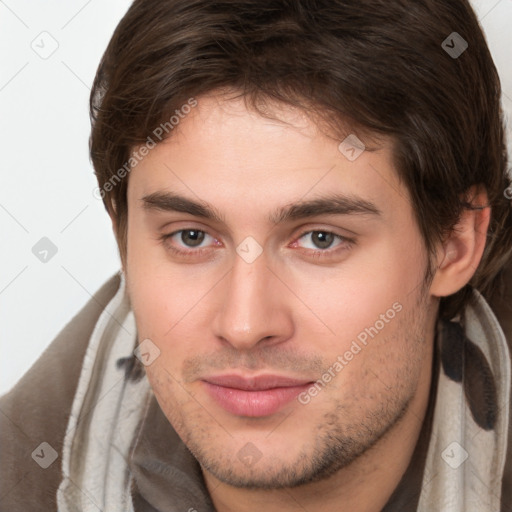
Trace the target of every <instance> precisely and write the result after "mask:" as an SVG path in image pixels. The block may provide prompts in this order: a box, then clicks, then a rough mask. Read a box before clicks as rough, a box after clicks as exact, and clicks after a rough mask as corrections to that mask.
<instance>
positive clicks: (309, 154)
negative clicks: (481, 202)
mask: <svg viewBox="0 0 512 512" xmlns="http://www.w3.org/2000/svg"><path fill="white" fill-rule="evenodd" d="M271 115H272V117H274V119H270V118H266V117H263V116H262V115H261V114H259V113H257V112H255V111H253V110H249V109H248V108H247V107H246V105H245V102H244V101H243V100H242V99H230V100H225V99H222V98H219V97H218V96H213V95H212V96H206V97H202V98H200V99H198V100H197V106H196V107H195V108H193V109H190V110H189V111H188V113H187V114H186V115H182V116H180V119H179V122H178V123H177V124H176V125H175V126H174V127H173V130H172V133H171V134H170V136H169V137H168V138H167V139H165V140H164V141H163V142H161V143H159V144H157V145H156V146H155V147H154V148H153V149H151V150H150V151H149V152H148V153H147V155H146V156H145V157H144V158H143V159H141V161H140V162H139V163H138V164H137V165H136V166H135V167H134V168H133V169H132V171H131V173H130V180H129V203H130V202H131V203H132V205H133V206H135V205H136V204H140V201H141V200H142V198H143V197H147V196H148V195H151V194H157V193H160V192H162V191H168V192H173V193H179V194H180V195H181V196H187V197H189V198H193V199H196V200H200V201H206V202H208V203H211V204H215V205H219V206H221V207H222V208H226V209H227V210H229V209H230V207H235V206H236V207H237V208H238V209H240V207H242V208H243V209H251V208H254V207H256V206H260V207H265V206H266V207H267V208H268V209H269V212H268V213H269V214H270V211H271V210H272V209H275V208H276V207H279V206H282V205H284V204H287V203H289V202H290V201H296V200H298V199H300V198H302V199H304V198H307V199H314V198H318V197H324V196H325V195H328V194H344V195H346V196H352V197H358V198H360V199H361V200H363V201H366V202H367V203H369V204H373V205H376V208H377V209H379V210H382V211H385V210H386V205H389V204H391V203H392V202H394V203H396V202H397V201H398V200H400V198H401V199H402V200H403V199H406V198H407V196H408V194H407V191H406V190H405V189H404V188H403V185H402V184H401V183H400V182H399V180H398V177H397V173H396V170H395V169H394V167H393V162H392V143H391V141H390V140H382V143H381V144H379V146H378V147H376V146H375V145H374V141H372V147H371V148H370V149H367V150H366V151H363V152H362V153H361V154H360V155H359V156H358V153H360V149H362V148H359V146H358V142H355V141H357V139H355V138H354V134H349V135H350V137H349V138H348V140H347V141H346V142H344V141H343V140H339V139H336V138H334V137H333V136H332V135H329V134H326V133H325V132H324V131H322V130H321V129H320V128H319V126H318V125H317V124H315V122H314V121H313V120H312V119H310V118H308V117H307V116H306V115H305V114H304V113H303V112H302V111H298V110H297V109H293V108H292V107H288V106H283V105H277V106H276V107H275V108H274V109H273V110H272V112H271ZM354 142H355V146H356V147H351V146H354ZM361 142H363V143H365V141H364V140H363V141H361ZM340 143H341V146H340ZM347 148H348V151H347ZM135 151H137V148H136V149H135ZM354 155H355V156H356V157H357V158H355V159H354V158H353V157H354ZM379 205H380V206H379Z"/></svg>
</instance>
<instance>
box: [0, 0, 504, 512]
mask: <svg viewBox="0 0 512 512" xmlns="http://www.w3.org/2000/svg"><path fill="white" fill-rule="evenodd" d="M91 114H92V135H91V148H90V149H91V158H92V161H93V164H94V167H95V171H96V175H97V177H98V184H99V188H98V190H97V195H98V196H100V197H101V198H102V199H103V201H104V204H105V207H106V209H107V211H108V213H109V215H110V218H111V220H112V223H113V228H114V233H115V235H116V238H117V241H118V245H119V250H120V255H121V260H122V266H123V269H122V272H121V274H120V275H118V276H114V277H113V278H112V279H111V280H110V281H109V282H108V283H107V284H106V285H105V286H104V287H103V288H102V289H101V290H100V291H99V292H98V293H97V295H96V296H95V297H94V299H93V300H92V301H91V302H90V303H89V304H88V305H87V306H86V307H85V309H84V310H83V311H82V312H80V313H79V315H78V316H77V317H76V318H75V319H73V320H72V322H71V323H70V324H69V325H68V326H67V327H66V328H65V329H64V331H63V332H62V333H61V335H60V336H59V337H58V338H57V339H56V340H55V341H54V343H53V344H52V345H51V346H50V348H49V349H48V350H47V352H46V353H45V354H43V356H42V357H41V359H40V360H39V361H38V362H37V363H36V364H35V365H34V367H33V368H32V369H31V370H30V371H29V372H28V373H27V375H26V376H25V377H24V378H23V379H22V380H21V381H20V382H19V383H18V385H17V386H16V387H15V388H14V389H13V390H12V391H11V392H10V393H9V394H8V395H6V396H4V397H3V398H2V400H1V402H0V410H1V411H2V413H3V414H2V422H3V423H2V450H3V453H4V462H3V473H2V495H1V501H0V504H1V509H2V510H9V511H17V510H23V511H26V510H55V509H58V510H62V511H72V510H73V511H74V510H105V511H107V510H108V511H118V510H119V511H125V510H134V511H139V510H142V511H186V510H188V511H189V512H190V511H208V510H217V511H219V512H227V511H237V512H249V511H260V510H266V511H269V512H270V511H275V510H279V511H281V512H282V511H292V510H307V511H310V512H315V511H320V510H322V511H365V512H373V511H375V512H376V511H381V510H385V511H386V512H389V511H409V510H411V511H412V510H419V511H425V512H426V511H434V510H435V511H498V510H500V511H502V512H504V511H510V510H512V494H511V490H510V489H511V486H510V484H511V483H512V460H511V457H510V454H511V450H510V443H509V442H508V437H509V435H510V432H511V430H510V420H509V413H510V391H511V366H510V354H509V349H508V345H507V339H508V342H509V343H510V341H511V339H512V316H511V306H510V304H511V302H510V299H511V292H510V285H511V284H512V271H511V270H512V263H511V253H512V210H511V202H510V200H509V194H508V191H509V190H511V189H510V188H509V187H510V186H511V183H510V178H509V177H508V175H507V167H506V166H507V161H506V150H505V143H504V131H503V121H502V116H501V110H500V84H499V80H498V77H497V73H496V70H495V67H494V64H493V62H492V59H491V56H490V54H489V51H488V49H487V46H486V43H485V40H484V37H483V35H482V32H481V29H480V27H479V25H478V22H477V20H476V17H475V15H474V13H473V11H472V10H471V8H470V6H469V4H468V3H467V2H466V1H465V0H454V1H452V2H449V3H448V2H441V1H440V0H420V1H415V2H403V1H401V0H392V1H389V2H380V1H378V0H362V1H361V0H360V1H357V2H355V1H349V0H336V1H332V0H329V1H307V0H273V1H268V2H267V1H261V0H258V1H256V0H238V1H234V0H232V1H229V0H223V1H216V2H206V1H204V0H203V1H200V0H198V1H193V2H191V1H190V0H187V1H185V0H170V1H164V2H162V1H156V0H137V1H135V2H134V3H133V5H132V6H131V8H130V9H129V11H128V12H127V14H126V16H125V17H124V18H123V20H122V21H121V23H120V24H119V26H118V27H117V29H116V31H115V33H114V35H113V38H112V40H111V42H110V44H109V46H108V48H107V50H106V53H105V55H104V57H103V59H102V62H101V63H100V67H99V70H98V73H97V76H96V79H95V83H94V86H93V90H92V95H91ZM489 303H490V305H491V306H489ZM507 449H508V451H507Z"/></svg>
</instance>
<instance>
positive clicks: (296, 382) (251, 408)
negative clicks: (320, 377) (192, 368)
mask: <svg viewBox="0 0 512 512" xmlns="http://www.w3.org/2000/svg"><path fill="white" fill-rule="evenodd" d="M202 384H203V385H204V387H205V390H206V392H207V393H208V394H209V395H210V396H211V397H212V398H213V399H214V400H215V402H216V403H217V405H219V406H220V407H222V408H223V409H224V410H225V411H227V412H229V413H231V414H234V415H236V416H246V417H253V418H254V417H263V416H270V415H272V414H275V413H276V412H278V411H279V410H281V409H282V408H283V407H284V406H285V405H287V404H288V403H289V402H291V401H292V400H293V399H294V398H295V397H296V396H297V395H298V394H299V393H301V392H302V391H304V390H306V389H307V388H308V387H309V386H311V384H312V382H311V381H307V380H304V379H294V378H290V377H284V376H281V375H258V376H255V377H242V376H239V375H219V376H212V377H206V378H204V379H203V380H202Z"/></svg>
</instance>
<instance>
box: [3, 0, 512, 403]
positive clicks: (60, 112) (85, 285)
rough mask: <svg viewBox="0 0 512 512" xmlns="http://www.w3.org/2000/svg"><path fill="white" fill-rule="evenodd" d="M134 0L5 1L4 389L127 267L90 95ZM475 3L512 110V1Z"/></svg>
mask: <svg viewBox="0 0 512 512" xmlns="http://www.w3.org/2000/svg"><path fill="white" fill-rule="evenodd" d="M130 3H131V2H130V1H128V0H108V1H106V0H89V1H86V0H72V1H71V0H66V1H64V0H46V1H45V2H41V1H40V0H37V1H36V0H0V70H1V71H0V113H1V115H0V140H1V144H2V145H1V157H2V158H1V160H0V162H1V163H0V165H1V170H0V234H1V241H0V247H1V249H2V250H1V251H0V343H1V346H0V350H1V357H0V394H1V393H3V392H5V391H7V390H8V389H9V388H10V387H12V385H13V384H14V383H15V382H16V381H17V380H18V379H19V378H20V377H21V376H22V375H23V373H24V372H25V371H26V370H27V369H28V368H29V367H30V366H31V364H32V363H33V362H34V361H35V360H36V359H37V357H38V356H39V354H40V353H41V352H42V351H43V350H44V349H45V348H46V346H47V345H48V344H49V343H50V342H51V341H52V339H53V338H54V337H55V336H56V334H57V333H58V332H59V331H60V329H61V328H62V327H63V326H64V325H65V324H66V323H67V322H68V321H69V320H70V319H71V318H72V316H73V315H74V314H76V313H77V312H78V311H79V309H80V308H81V307H82V306H83V305H84V304H85V303H86V302H87V301H88V300H89V298H90V296H91V294H93V293H94V292H95V291H96V290H97V289H98V288H99V287H100V286H101V284H102V283H103V282H104V281H105V280H106V279H108V277H110V276H111V275H112V274H113V273H115V272H116V271H117V270H118V269H119V267H120V263H119V258H118V253H117V247H116V244H115V240H114V237H113V235H112V230H111V225H110V220H109V218H108V216H107V214H106V212H105V210H104V208H103V205H102V203H101V201H99V200H98V199H96V198H95V197H94V196H93V194H92V192H93V190H94V188H95V185H96V182H95V178H94V175H93V170H92V167H91V165H90V162H89V157H88V137H89V130H90V125H89V115H88V98H89V92H90V86H91V84H92V81H93V78H94V75H95V72H96V68H97V65H98V63H99V60H100V58H101V55H102V54H103V51H104V49H105V48H106V46H107V43H108V41H109V39H110V36H111V35H112V32H113V30H114V28H115V26H116V25H117V23H118V21H119V20H120V18H121V17H122V16H123V14H124V13H125V12H126V10H127V9H128V7H129V5H130ZM473 4H474V6H475V9H476V11H477V14H478V17H479V19H480V20H481V22H482V25H483V27H484V30H485V32H486V35H487V38H488V42H489V45H490V47H491V51H492V53H493V56H494V59H495V62H496V65H497V67H498V69H499V71H500V75H501V78H502V83H503V88H504V93H505V94H504V98H503V100H504V106H505V108H506V109H507V111H508V112H511V113H512V30H511V27H512V0H475V1H474V2H473ZM456 29H457V28H456V27H454V31H456ZM42 32H46V33H47V34H43V35H42V36H41V35H40V34H41V33H42ZM41 38H43V41H44V49H46V51H49V50H50V49H52V45H53V46H56V45H57V44H58V48H57V49H56V51H55V52H54V53H53V54H52V55H51V56H50V57H48V58H47V59H43V58H41V57H40V56H39V55H38V54H37V53H36V52H35V51H34V50H33V48H32V46H36V45H37V44H39V45H40V46H43V43H41ZM31 45H32V46H31ZM44 49H43V48H41V50H39V51H41V52H42V51H43V50H44ZM509 137H510V138H511V139H512V136H511V133H510V131H509ZM42 237H48V238H49V239H50V240H51V241H52V242H53V243H54V244H55V245H56V246H57V249H58V252H57V254H56V255H55V256H54V257H53V258H51V259H50V260H49V261H48V262H47V263H42V262H40V261H39V260H38V259H37V258H36V257H35V256H34V254H33V253H32V247H33V246H34V245H35V244H36V242H38V241H39V240H40V239H41V238H42ZM57 371H58V370H57Z"/></svg>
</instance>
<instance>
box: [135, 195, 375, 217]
mask: <svg viewBox="0 0 512 512" xmlns="http://www.w3.org/2000/svg"><path fill="white" fill-rule="evenodd" d="M141 201H142V203H143V208H144V209H145V210H148V211H151V210H154V211H164V212H180V213H188V214H190V215H193V216H194V217H200V218H204V219H208V220H213V221H217V222H219V223H224V222H225V220H224V217H223V216H222V215H221V214H220V212H219V211H218V210H216V209H215V208H214V207H212V206H211V205H209V204H207V203H204V202H197V201H193V200H191V199H188V198H186V197H184V196H181V195H179V194H174V193H170V192H153V193H151V194H148V195H145V196H144V197H143V198H142V199H141ZM318 215H366V216H373V217H377V218H378V217H381V216H382V212H381V210H379V209H378V208H377V206H376V205H375V204H374V203H372V202H371V201H367V200H366V199H363V198H360V197H357V196H353V195H343V194H330V195H329V196H326V197H322V198H317V199H310V200H307V201H298V202H296V203H292V204H290V205H287V206H284V207H281V208H278V209H277V210H275V211H274V212H273V213H272V214H271V215H270V216H269V219H268V220H269V222H270V223H272V224H279V223H283V222H286V221H292V220H298V219H306V218H311V217H316V216H318Z"/></svg>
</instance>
